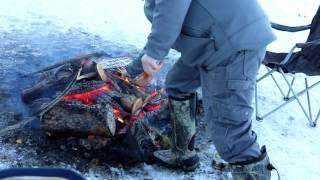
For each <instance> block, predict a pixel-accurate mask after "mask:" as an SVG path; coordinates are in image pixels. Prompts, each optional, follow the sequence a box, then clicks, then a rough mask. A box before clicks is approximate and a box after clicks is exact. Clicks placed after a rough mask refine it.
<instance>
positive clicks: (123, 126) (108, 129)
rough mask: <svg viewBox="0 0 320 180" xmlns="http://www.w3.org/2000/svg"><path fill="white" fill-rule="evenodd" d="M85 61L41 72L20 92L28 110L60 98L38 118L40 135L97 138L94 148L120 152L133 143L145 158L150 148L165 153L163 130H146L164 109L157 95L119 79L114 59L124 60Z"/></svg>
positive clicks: (163, 100)
mask: <svg viewBox="0 0 320 180" xmlns="http://www.w3.org/2000/svg"><path fill="white" fill-rule="evenodd" d="M86 58H87V59H86V60H85V61H84V60H83V59H78V60H77V61H75V60H73V61H68V63H66V64H64V65H63V66H61V67H59V68H58V69H50V70H49V71H45V72H42V75H43V74H45V75H46V76H43V78H42V79H41V80H40V81H39V82H38V83H36V84H35V85H34V86H33V87H31V88H29V89H27V90H25V91H23V92H22V99H23V100H24V102H26V103H28V104H29V105H30V107H32V104H34V103H35V102H38V103H39V102H40V106H41V107H42V106H47V104H48V103H49V104H50V102H47V100H46V99H47V98H48V97H49V99H50V98H51V99H52V96H57V95H58V96H61V97H62V98H60V99H59V101H58V102H57V103H54V104H52V106H50V107H49V108H46V111H44V112H43V113H41V121H40V123H41V124H40V126H41V128H42V129H43V130H44V131H45V132H46V134H47V135H48V136H55V137H65V136H74V137H78V138H79V139H82V142H84V141H87V140H88V141H90V140H93V139H94V140H95V141H96V140H97V139H103V142H102V141H101V144H100V145H98V146H97V145H95V147H104V146H108V145H110V143H105V141H106V140H108V141H112V142H113V144H118V145H120V146H123V148H124V151H128V148H127V145H128V144H132V143H133V144H135V147H134V148H135V150H137V151H139V152H141V153H142V154H148V155H147V156H148V157H150V156H151V155H152V152H153V151H154V150H156V149H159V148H168V146H169V144H170V143H169V142H166V141H165V143H164V140H168V138H167V137H166V136H167V134H165V135H164V134H163V133H164V132H167V131H164V130H159V129H158V127H156V126H153V125H152V124H153V123H155V122H157V121H156V120H152V119H159V117H158V112H159V111H165V110H166V109H167V108H166V107H167V103H166V102H167V99H166V96H165V94H164V92H163V90H154V91H151V92H147V91H145V89H144V87H140V86H138V85H137V84H135V83H134V80H131V79H129V78H128V77H126V76H125V75H124V74H123V68H124V66H125V64H121V63H120V65H119V62H117V60H119V61H120V62H123V61H126V62H127V61H128V59H129V58H116V59H112V58H110V57H108V56H96V55H94V56H86ZM101 62H102V63H101ZM108 64H109V66H108ZM79 68H80V70H81V73H79V72H80V71H79ZM77 72H78V73H79V75H77V78H76V81H75V83H73V84H72V87H71V88H70V89H69V90H68V92H67V93H65V92H66V91H64V88H65V87H66V86H67V84H68V82H70V80H69V78H70V77H74V75H75V74H76V73H77ZM47 107H48V106H47ZM40 109H42V108H40ZM166 119H168V117H167V118H166ZM151 120H152V121H151ZM168 124H169V123H167V125H168ZM163 128H167V126H163ZM137 132H139V133H137ZM94 137H97V138H94ZM83 144H86V143H83ZM87 144H88V143H87ZM89 144H90V143H89ZM111 144H112V143H111ZM86 146H88V145H86ZM120 146H119V148H118V149H121V148H120ZM128 147H129V146H128Z"/></svg>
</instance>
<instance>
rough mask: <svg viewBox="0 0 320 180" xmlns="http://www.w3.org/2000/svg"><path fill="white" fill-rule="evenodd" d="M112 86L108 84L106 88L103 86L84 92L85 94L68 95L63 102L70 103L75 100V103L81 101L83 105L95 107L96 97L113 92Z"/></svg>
mask: <svg viewBox="0 0 320 180" xmlns="http://www.w3.org/2000/svg"><path fill="white" fill-rule="evenodd" d="M111 89H112V88H111V85H110V84H107V85H105V86H102V87H100V88H98V89H94V90H91V91H88V92H84V93H74V94H68V95H65V96H64V97H63V100H65V101H68V100H69V101H70V100H74V101H81V102H82V103H83V104H86V105H94V104H96V103H95V102H94V97H95V96H97V95H99V94H101V93H103V92H109V91H111Z"/></svg>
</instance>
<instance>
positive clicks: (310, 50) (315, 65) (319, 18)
mask: <svg viewBox="0 0 320 180" xmlns="http://www.w3.org/2000/svg"><path fill="white" fill-rule="evenodd" d="M272 27H274V28H275V29H278V30H282V31H289V32H295V31H301V30H307V29H310V34H309V36H308V39H307V42H306V43H302V44H297V45H296V46H297V47H298V48H301V50H300V51H298V52H294V53H293V54H292V56H291V57H290V58H289V59H286V56H287V55H288V53H274V52H267V54H266V57H265V60H264V62H263V63H264V64H265V65H266V66H268V67H271V68H274V67H277V66H281V68H282V69H283V70H284V71H285V73H288V72H289V73H304V74H306V75H309V76H316V75H320V7H319V9H318V11H317V13H316V15H315V16H314V18H313V20H312V23H311V24H310V25H307V26H301V27H288V26H283V25H279V24H275V23H273V24H272ZM285 59H286V60H285ZM284 60H285V61H284Z"/></svg>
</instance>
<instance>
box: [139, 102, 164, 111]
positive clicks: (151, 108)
mask: <svg viewBox="0 0 320 180" xmlns="http://www.w3.org/2000/svg"><path fill="white" fill-rule="evenodd" d="M143 108H144V109H145V110H146V111H147V112H151V111H157V110H159V109H160V108H161V104H147V105H146V106H144V107H143Z"/></svg>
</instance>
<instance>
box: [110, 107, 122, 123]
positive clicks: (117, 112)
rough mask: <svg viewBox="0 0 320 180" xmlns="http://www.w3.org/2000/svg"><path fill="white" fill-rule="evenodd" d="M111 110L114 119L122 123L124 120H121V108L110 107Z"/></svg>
mask: <svg viewBox="0 0 320 180" xmlns="http://www.w3.org/2000/svg"><path fill="white" fill-rule="evenodd" d="M112 112H113V114H114V116H115V118H116V120H117V121H119V122H120V123H122V124H123V123H124V120H123V117H122V112H121V110H120V109H118V108H113V109H112Z"/></svg>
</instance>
